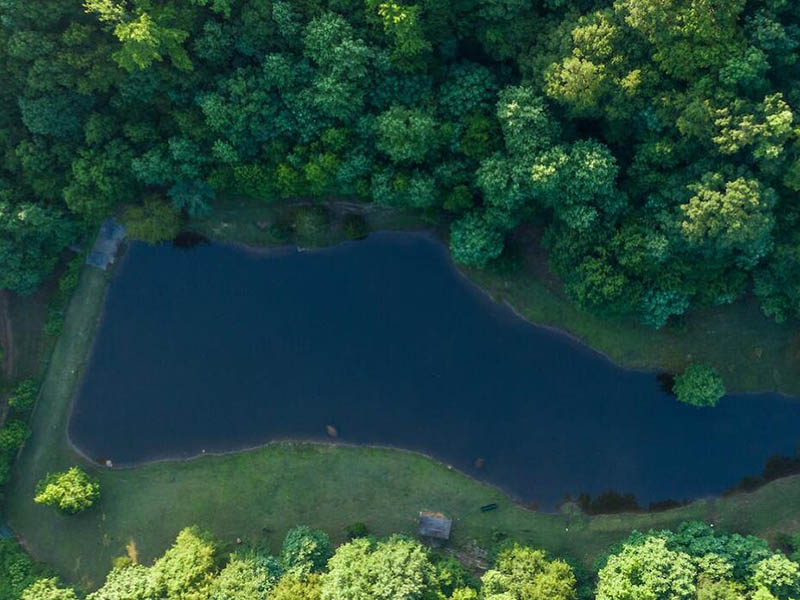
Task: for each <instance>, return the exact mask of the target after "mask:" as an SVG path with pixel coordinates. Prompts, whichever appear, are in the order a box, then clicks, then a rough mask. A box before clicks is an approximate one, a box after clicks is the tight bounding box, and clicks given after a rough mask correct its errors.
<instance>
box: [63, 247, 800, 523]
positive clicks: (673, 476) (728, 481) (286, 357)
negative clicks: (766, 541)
mask: <svg viewBox="0 0 800 600" xmlns="http://www.w3.org/2000/svg"><path fill="white" fill-rule="evenodd" d="M184 240H185V242H184ZM189 242H191V244H190V246H187V245H186V244H188V243H189ZM177 246H178V247H177V248H176V247H174V246H170V245H159V246H146V245H143V244H138V243H133V244H131V246H130V249H129V251H128V256H127V259H126V260H125V261H124V262H123V263H122V264H121V265H120V268H119V269H118V270H117V271H116V273H115V275H114V279H113V281H112V283H111V285H110V288H109V291H108V299H107V302H106V308H105V318H104V319H103V321H102V324H101V326H100V330H99V331H98V333H97V339H96V340H95V344H94V346H93V351H92V356H91V358H90V362H89V365H88V367H87V370H86V373H85V376H84V379H83V383H82V386H81V389H80V390H79V392H78V395H77V398H76V401H75V404H74V409H73V415H72V418H71V421H70V436H71V439H72V440H73V442H74V443H75V444H76V446H78V447H79V448H81V449H82V450H83V452H84V453H85V454H86V455H87V456H97V457H108V460H110V461H113V464H114V465H115V466H125V465H132V464H137V463H140V462H143V461H148V460H155V459H159V458H181V457H190V456H198V455H201V454H204V453H212V452H226V451H233V450H239V449H243V448H248V447H253V446H256V445H260V444H263V443H267V442H269V441H273V440H288V439H291V440H310V441H330V440H331V438H332V437H334V433H332V432H335V437H336V440H338V441H341V442H343V443H353V444H377V445H383V446H394V447H400V448H407V449H410V450H414V451H419V452H423V453H426V454H429V455H432V456H434V457H436V458H437V459H439V460H441V461H443V462H444V463H446V464H449V465H452V466H454V467H456V468H458V469H460V470H462V471H464V472H465V473H468V474H470V475H472V476H474V477H477V478H479V479H483V480H487V481H489V482H492V483H494V484H496V485H499V486H500V487H502V488H504V489H505V490H507V491H508V492H510V493H512V494H513V495H515V496H517V497H518V498H520V499H521V500H522V501H525V502H528V503H530V504H536V505H537V506H539V507H541V508H542V509H543V510H552V509H553V508H554V507H555V506H556V505H558V504H559V503H560V502H561V501H562V500H563V496H564V492H565V491H572V492H573V493H577V492H583V495H582V496H578V497H577V498H578V499H577V500H574V502H578V503H580V504H582V505H583V506H584V507H585V508H586V510H587V511H592V512H594V511H598V512H608V511H611V510H630V509H632V508H633V507H634V505H635V506H637V507H638V506H642V507H649V506H652V508H654V509H658V508H662V507H665V506H667V504H666V503H665V501H664V499H665V498H677V499H681V501H682V500H683V499H694V498H697V497H701V496H706V495H718V494H721V493H723V492H724V491H725V490H726V489H729V488H731V486H735V485H736V484H737V482H739V481H740V480H741V478H742V476H743V475H744V474H747V473H756V472H759V471H762V468H763V467H764V463H765V461H766V460H767V459H768V458H769V457H771V456H774V455H783V456H793V455H794V452H795V447H796V444H797V442H798V438H800V434H798V431H800V428H799V427H798V425H800V402H797V400H796V399H791V398H786V397H783V396H779V395H777V394H760V395H729V396H726V397H725V398H723V399H722V401H721V402H720V404H719V405H718V406H717V407H716V408H713V409H697V408H695V407H691V406H686V405H683V404H681V403H679V402H677V401H676V400H675V398H674V397H673V396H672V394H671V391H670V390H671V387H672V385H671V382H670V381H668V379H667V378H665V377H663V376H657V375H656V374H654V373H645V372H637V371H628V370H624V369H621V368H619V367H617V366H615V365H614V364H612V363H610V362H609V361H608V360H606V359H605V358H603V357H602V356H601V355H599V354H597V353H595V352H593V351H592V350H590V349H588V348H586V347H585V346H583V345H581V344H579V343H577V342H575V341H573V340H571V339H569V338H568V337H567V336H564V335H562V334H559V333H557V332H554V331H551V330H549V329H544V328H539V327H535V326H532V325H530V324H528V323H526V322H524V321H522V320H521V319H519V318H518V317H517V316H516V315H515V314H514V313H513V312H512V311H511V310H510V309H509V308H507V307H506V306H504V305H502V304H498V303H496V302H493V301H492V300H491V299H490V298H489V297H488V296H487V295H485V294H484V293H482V292H481V291H480V290H478V289H476V288H475V287H474V286H472V285H471V284H470V283H469V282H468V281H467V280H466V279H465V278H464V277H462V276H461V275H460V274H459V273H458V272H457V271H456V270H455V269H454V268H453V266H452V264H451V262H450V261H449V258H448V255H447V252H446V249H445V248H444V247H443V246H442V245H441V244H440V243H438V242H437V241H435V240H433V239H431V238H429V237H427V236H424V235H420V234H398V233H381V234H373V235H370V236H369V237H368V238H367V239H366V240H364V241H361V242H357V243H344V244H341V245H338V246H335V247H333V248H328V249H325V250H319V251H315V252H297V251H294V250H290V249H287V250H286V251H285V252H279V253H268V254H260V253H253V252H247V251H244V250H240V249H238V248H235V247H231V246H223V245H217V244H213V243H211V244H209V243H206V241H204V240H203V239H202V236H199V237H198V236H192V237H189V238H187V237H182V241H181V244H178V245H177ZM186 247H192V248H193V250H192V251H191V252H186V251H184V249H185V248H186ZM791 460H794V459H791ZM770 464H772V466H771V467H770V468H769V469H767V470H765V473H766V472H767V471H768V473H769V474H772V473H775V472H784V471H785V470H786V469H788V468H789V466H788V464H787V463H785V461H784V462H775V461H773V463H770ZM792 464H794V463H792ZM770 476H771V475H770ZM762 479H763V477H762ZM748 485H749V484H748ZM610 490H614V491H610ZM668 502H670V503H674V502H675V501H674V500H672V501H668ZM669 505H672V504H669Z"/></svg>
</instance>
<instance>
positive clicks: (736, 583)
mask: <svg viewBox="0 0 800 600" xmlns="http://www.w3.org/2000/svg"><path fill="white" fill-rule="evenodd" d="M603 562H604V564H603V566H602V568H601V569H600V571H599V574H598V582H597V600H633V599H637V600H639V599H648V600H679V599H682V598H685V599H686V600H694V599H697V600H712V599H716V600H738V599H741V598H752V599H754V600H789V599H790V598H794V597H796V595H797V593H798V591H799V590H800V587H798V586H800V565H798V564H797V563H796V562H794V561H792V560H790V559H789V558H787V557H786V556H785V555H784V554H782V553H780V552H774V551H773V550H771V549H770V548H769V546H768V545H767V543H766V542H765V541H764V540H762V539H760V538H756V537H752V536H748V537H744V536H741V535H738V534H733V535H728V534H718V533H716V532H715V531H714V529H713V528H712V526H709V525H706V524H705V523H697V522H690V523H683V524H681V525H680V526H679V527H678V529H677V530H676V531H650V532H648V533H647V534H642V533H639V532H634V533H633V534H631V536H630V537H629V538H628V539H627V540H626V541H624V542H622V543H621V544H619V545H618V546H617V547H616V548H615V551H614V552H613V553H612V554H611V555H610V556H608V557H606V558H605V559H604V561H603Z"/></svg>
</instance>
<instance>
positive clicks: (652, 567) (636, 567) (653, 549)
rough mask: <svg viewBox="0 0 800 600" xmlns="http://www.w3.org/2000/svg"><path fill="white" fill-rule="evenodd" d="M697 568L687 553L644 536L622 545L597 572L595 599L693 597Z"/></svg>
mask: <svg viewBox="0 0 800 600" xmlns="http://www.w3.org/2000/svg"><path fill="white" fill-rule="evenodd" d="M696 575H697V570H696V568H695V566H694V564H693V563H692V560H691V558H690V557H689V555H687V554H685V553H683V552H674V551H672V550H669V549H668V548H667V543H666V541H665V540H663V539H661V538H658V537H648V538H646V539H645V541H644V542H641V543H636V544H628V545H625V546H624V547H623V549H622V551H621V552H619V553H618V554H613V555H611V556H610V557H609V558H608V562H607V563H606V565H605V566H604V567H603V568H602V569H600V572H599V573H598V574H597V589H596V598H597V600H694V598H695V595H696V587H695V577H696Z"/></svg>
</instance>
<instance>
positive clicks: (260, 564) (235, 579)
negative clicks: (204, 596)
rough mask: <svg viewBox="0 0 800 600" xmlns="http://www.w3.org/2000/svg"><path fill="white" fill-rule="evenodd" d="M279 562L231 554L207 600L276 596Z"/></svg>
mask: <svg viewBox="0 0 800 600" xmlns="http://www.w3.org/2000/svg"><path fill="white" fill-rule="evenodd" d="M280 576H281V567H280V564H279V562H278V561H277V560H276V559H274V558H273V557H271V556H264V555H262V554H259V553H256V552H247V553H241V554H232V555H231V557H230V559H229V560H228V564H226V565H225V567H224V568H223V569H222V570H221V571H220V572H219V575H218V576H217V577H216V578H215V579H214V581H213V583H212V584H211V588H210V592H209V596H208V598H209V600H267V598H274V597H275V586H276V585H277V583H278V581H279V579H280Z"/></svg>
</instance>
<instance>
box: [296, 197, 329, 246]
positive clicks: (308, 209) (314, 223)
mask: <svg viewBox="0 0 800 600" xmlns="http://www.w3.org/2000/svg"><path fill="white" fill-rule="evenodd" d="M292 227H293V228H294V233H295V236H296V240H297V243H298V244H300V245H302V246H318V245H320V244H322V243H324V241H325V238H326V236H327V233H328V230H329V229H330V217H329V216H328V212H327V211H326V210H325V209H324V208H322V207H321V206H301V207H300V208H298V209H297V211H295V213H294V220H293V222H292Z"/></svg>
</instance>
